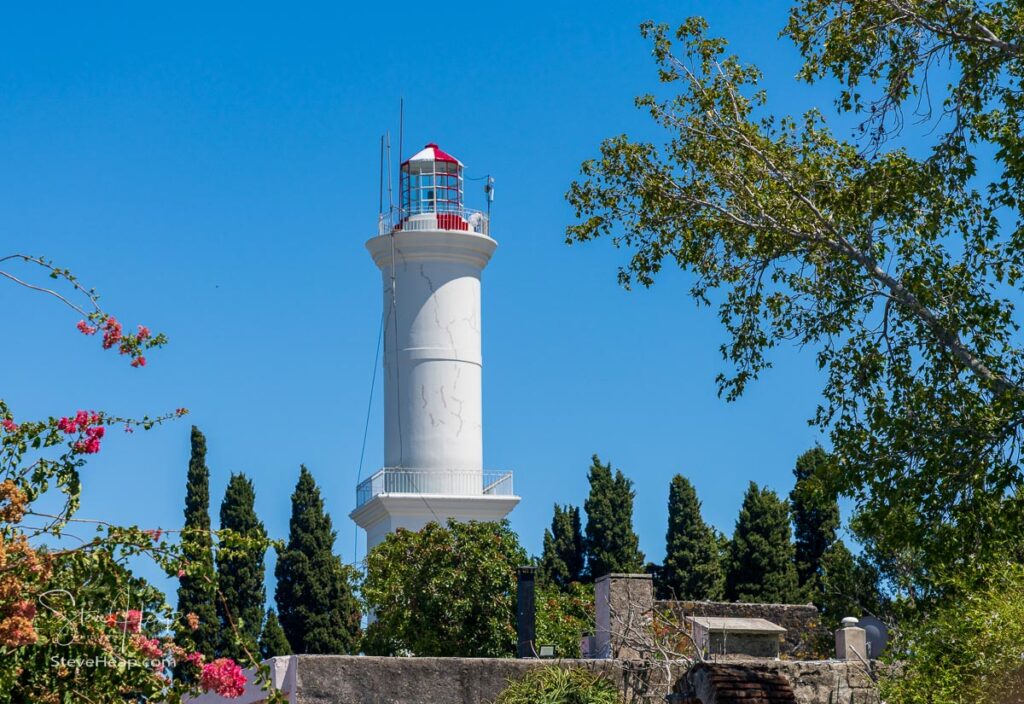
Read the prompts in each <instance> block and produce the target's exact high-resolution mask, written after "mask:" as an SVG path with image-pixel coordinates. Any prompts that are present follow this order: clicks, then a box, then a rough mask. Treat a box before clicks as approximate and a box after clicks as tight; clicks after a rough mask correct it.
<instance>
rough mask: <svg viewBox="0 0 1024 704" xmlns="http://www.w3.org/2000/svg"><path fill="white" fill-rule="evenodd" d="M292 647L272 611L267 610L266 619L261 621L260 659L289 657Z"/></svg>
mask: <svg viewBox="0 0 1024 704" xmlns="http://www.w3.org/2000/svg"><path fill="white" fill-rule="evenodd" d="M292 652H293V651H292V646H291V645H290V644H289V643H288V638H287V636H285V634H284V629H283V628H281V622H280V621H278V620H277V614H276V613H274V610H273V609H267V617H266V619H264V621H263V632H262V633H260V658H262V659H263V660H266V659H268V658H272V657H276V656H278V655H291V654H292Z"/></svg>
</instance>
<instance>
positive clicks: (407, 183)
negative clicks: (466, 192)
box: [401, 160, 462, 217]
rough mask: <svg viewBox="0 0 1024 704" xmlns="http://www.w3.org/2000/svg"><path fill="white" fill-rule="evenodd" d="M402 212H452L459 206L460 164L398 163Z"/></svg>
mask: <svg viewBox="0 0 1024 704" xmlns="http://www.w3.org/2000/svg"><path fill="white" fill-rule="evenodd" d="M401 186H402V215H403V216H404V217H408V216H410V215H420V214H422V213H456V212H459V210H460V209H461V208H462V166H461V165H459V164H458V163H457V162H454V161H427V160H422V161H410V162H407V163H405V164H403V165H402V184H401Z"/></svg>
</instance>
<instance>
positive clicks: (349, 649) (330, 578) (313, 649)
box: [274, 466, 361, 655]
mask: <svg viewBox="0 0 1024 704" xmlns="http://www.w3.org/2000/svg"><path fill="white" fill-rule="evenodd" d="M336 537H337V534H336V533H335V532H334V529H333V527H332V525H331V517H330V516H329V515H328V514H327V512H326V511H324V502H323V499H322V498H321V497H320V489H319V487H317V485H316V482H315V481H314V479H313V475H312V474H311V473H310V472H309V470H308V469H306V467H305V466H303V467H301V468H300V469H299V481H298V483H297V484H296V485H295V492H294V493H293V494H292V517H291V522H290V524H289V530H288V543H287V544H286V545H285V548H284V550H282V551H281V552H280V554H279V555H278V559H277V565H276V567H275V568H274V574H275V576H276V577H277V590H276V592H275V598H276V601H277V608H278V611H279V613H280V620H281V626H282V628H284V632H285V634H286V635H287V636H288V641H289V642H290V643H291V644H292V647H293V648H294V649H295V652H296V653H300V654H322V655H332V654H337V655H340V654H348V653H354V652H356V651H357V650H358V643H359V621H360V618H361V614H360V612H359V602H358V600H357V599H356V597H355V593H354V592H355V587H354V586H353V582H354V574H353V572H354V570H352V569H351V568H349V567H348V566H346V565H345V564H343V563H342V561H341V558H340V557H338V556H337V555H335V554H334V552H333V548H334V539H335V538H336Z"/></svg>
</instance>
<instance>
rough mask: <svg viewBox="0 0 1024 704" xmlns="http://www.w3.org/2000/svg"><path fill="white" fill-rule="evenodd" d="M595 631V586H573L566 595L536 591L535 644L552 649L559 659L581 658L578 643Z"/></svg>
mask: <svg viewBox="0 0 1024 704" xmlns="http://www.w3.org/2000/svg"><path fill="white" fill-rule="evenodd" d="M593 631H594V585H592V584H580V583H579V582H572V583H570V584H569V586H568V588H567V590H566V591H564V592H563V591H561V590H559V589H558V588H557V587H553V586H543V585H541V586H539V587H538V589H537V644H538V645H554V646H555V655H557V656H558V657H560V658H578V657H580V639H581V638H582V637H583V634H584V633H593Z"/></svg>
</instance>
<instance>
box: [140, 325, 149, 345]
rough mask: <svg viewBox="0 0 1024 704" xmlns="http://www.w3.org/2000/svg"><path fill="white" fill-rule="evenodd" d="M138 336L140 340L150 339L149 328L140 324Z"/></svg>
mask: <svg viewBox="0 0 1024 704" xmlns="http://www.w3.org/2000/svg"><path fill="white" fill-rule="evenodd" d="M138 338H139V342H142V341H143V340H148V339H149V328H147V327H146V326H145V325H140V326H139V335H138Z"/></svg>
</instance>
